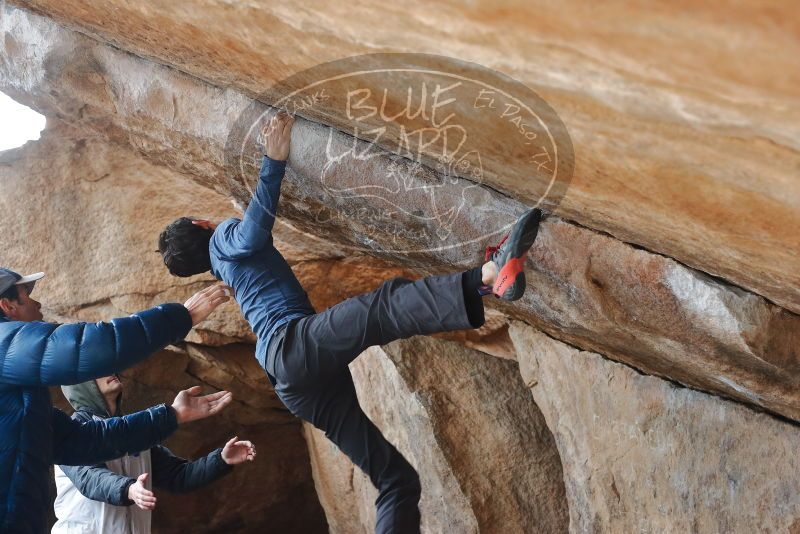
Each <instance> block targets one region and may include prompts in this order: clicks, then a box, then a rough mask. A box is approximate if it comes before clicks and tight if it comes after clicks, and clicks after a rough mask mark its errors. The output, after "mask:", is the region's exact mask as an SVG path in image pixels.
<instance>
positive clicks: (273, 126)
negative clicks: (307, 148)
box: [262, 111, 294, 161]
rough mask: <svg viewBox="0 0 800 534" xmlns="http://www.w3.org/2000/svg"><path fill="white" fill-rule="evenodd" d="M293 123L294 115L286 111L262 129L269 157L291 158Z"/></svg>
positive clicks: (275, 158) (276, 158)
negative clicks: (290, 147) (290, 146)
mask: <svg viewBox="0 0 800 534" xmlns="http://www.w3.org/2000/svg"><path fill="white" fill-rule="evenodd" d="M293 124H294V117H292V116H290V115H289V114H288V113H286V112H284V111H281V112H280V113H278V114H277V115H275V116H274V117H272V119H270V121H269V123H268V124H267V125H266V126H265V127H264V130H263V131H262V134H263V136H264V146H265V148H266V154H267V157H269V158H270V159H274V160H276V161H286V160H287V159H288V158H289V141H291V139H292V125H293Z"/></svg>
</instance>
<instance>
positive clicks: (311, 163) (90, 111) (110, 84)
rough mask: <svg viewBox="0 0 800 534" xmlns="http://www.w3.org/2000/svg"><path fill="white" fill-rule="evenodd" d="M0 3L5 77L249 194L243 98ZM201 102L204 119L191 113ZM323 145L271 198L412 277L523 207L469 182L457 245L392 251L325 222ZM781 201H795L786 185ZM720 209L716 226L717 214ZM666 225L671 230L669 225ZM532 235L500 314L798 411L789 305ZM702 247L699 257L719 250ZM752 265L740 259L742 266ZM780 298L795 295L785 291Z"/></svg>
mask: <svg viewBox="0 0 800 534" xmlns="http://www.w3.org/2000/svg"><path fill="white" fill-rule="evenodd" d="M4 13H5V16H4V19H3V28H4V29H3V31H4V32H5V35H6V36H7V37H6V38H5V40H4V41H3V42H2V44H1V45H0V46H3V47H4V51H5V53H6V54H7V57H8V58H9V60H7V61H5V62H3V63H2V64H0V86H2V87H4V88H6V90H10V91H12V93H13V94H16V95H20V97H21V98H23V99H25V100H26V101H28V102H31V103H33V104H34V105H35V106H37V107H39V108H41V109H43V110H45V111H47V112H49V113H52V114H55V115H57V116H60V117H62V118H64V119H65V120H68V121H70V122H72V123H75V124H79V125H81V126H82V127H88V128H92V129H94V130H95V131H99V132H102V133H103V134H104V135H106V136H108V137H109V138H111V139H112V140H114V141H116V142H122V143H130V144H131V145H132V146H134V147H135V148H136V149H138V150H139V151H141V152H142V153H143V154H144V155H146V156H147V157H148V158H150V159H151V161H154V162H156V163H160V164H163V165H167V166H171V167H173V168H175V169H178V170H180V171H182V172H186V173H190V174H191V175H192V177H193V178H194V179H195V180H196V181H197V182H198V183H201V184H204V185H209V186H212V187H215V188H217V189H218V190H219V191H221V192H224V193H226V194H233V195H234V196H235V197H236V198H238V199H239V200H240V201H246V197H247V195H249V191H248V188H247V187H248V186H247V185H246V184H241V183H238V182H235V181H233V182H232V181H231V179H230V175H229V174H228V173H227V171H226V168H225V162H224V146H225V141H226V138H227V135H228V133H229V131H230V130H231V128H232V127H233V124H234V122H235V118H236V117H237V116H238V115H239V114H240V113H241V112H242V111H243V110H245V109H247V107H248V106H249V105H250V104H251V103H252V102H251V101H250V100H249V99H248V98H247V97H246V96H245V95H243V94H241V93H237V92H235V91H233V90H231V89H220V88H217V87H214V86H211V85H208V84H206V83H204V82H202V81H200V80H198V79H196V78H192V77H189V76H187V75H184V74H182V73H179V72H176V71H174V70H172V69H169V68H166V67H162V66H159V65H156V64H154V63H152V62H149V61H146V60H143V59H141V58H138V57H135V56H131V55H129V54H126V53H123V52H121V51H119V50H117V49H114V48H111V47H109V46H106V45H103V44H100V43H98V42H97V41H94V40H92V39H90V38H88V37H85V36H83V35H80V34H77V33H73V32H70V31H68V30H64V29H62V28H60V27H59V26H57V25H56V24H54V23H53V22H51V21H49V20H46V19H42V18H39V17H36V16H33V15H30V14H29V13H27V12H26V11H23V10H18V9H14V8H10V7H7V8H6V10H5V12H4ZM11 59H13V61H12V60H11ZM197 109H203V110H204V113H203V114H197V113H195V110H197ZM329 142H330V143H331V144H332V145H331V146H334V147H335V148H336V147H338V148H336V150H344V147H347V146H350V145H351V144H352V142H353V140H352V139H351V138H349V137H348V136H347V135H346V134H344V133H341V132H338V131H333V130H330V129H328V128H326V127H323V126H320V125H318V124H315V123H311V122H308V121H302V120H300V121H298V124H297V125H296V136H295V138H294V140H293V148H292V156H291V159H292V161H293V164H292V169H291V172H290V175H289V176H288V178H287V180H286V182H285V184H284V194H283V203H282V208H281V209H282V210H283V211H282V214H283V216H284V217H286V218H287V219H288V220H290V221H292V223H293V224H294V225H295V226H296V227H297V228H298V229H299V230H301V231H303V232H305V233H306V234H314V235H316V236H317V237H319V238H321V240H320V241H321V242H323V243H328V242H331V241H334V242H339V243H341V244H342V245H343V246H347V247H348V248H346V250H347V251H352V248H349V246H352V245H357V246H363V247H366V248H367V249H368V250H369V251H370V252H372V253H377V254H380V255H381V256H382V257H383V258H384V259H386V260H389V261H395V262H401V263H402V264H403V265H404V266H405V267H407V268H411V269H416V270H417V271H418V272H431V271H441V270H444V269H452V268H454V267H460V268H464V267H468V266H472V265H474V263H475V262H476V261H477V260H478V250H477V249H478V248H479V247H480V246H481V245H482V244H484V242H485V241H486V240H478V241H476V240H475V236H481V235H484V234H485V233H486V229H487V228H492V229H496V230H497V231H498V232H499V231H500V230H502V229H503V227H504V226H506V225H507V224H508V223H510V222H511V221H512V220H513V217H514V215H515V214H517V213H519V212H520V211H521V210H522V209H524V206H523V204H522V203H520V202H519V201H518V200H514V199H511V198H509V197H506V196H503V195H501V194H499V193H497V192H496V191H494V190H491V189H488V188H472V189H469V188H467V189H469V194H470V195H472V196H471V197H470V201H471V202H472V203H473V204H474V205H479V206H481V209H480V211H478V212H474V211H470V210H461V211H459V214H458V216H457V217H456V220H455V222H454V223H453V226H452V235H451V236H450V237H449V238H448V240H447V243H448V245H452V247H450V248H445V249H439V250H432V251H428V252H420V253H416V254H399V253H391V252H390V251H391V250H396V249H397V247H398V245H399V246H400V247H401V248H402V247H407V248H409V247H410V248H412V249H414V247H418V246H419V245H420V244H421V243H420V242H419V238H418V237H417V238H416V240H415V235H416V234H414V233H413V232H410V233H405V234H402V235H400V236H398V235H397V234H396V232H395V231H394V230H396V228H395V227H392V226H381V225H375V224H373V222H374V221H373V220H372V219H371V218H370V217H360V216H353V217H338V218H332V219H330V220H326V221H325V223H324V224H321V223H320V221H319V216H320V213H321V212H320V210H323V211H324V209H325V208H326V207H327V206H331V205H337V204H342V203H343V201H342V199H340V198H336V197H332V196H331V194H330V190H329V189H328V188H326V187H323V185H322V184H321V182H320V181H319V179H318V177H319V176H320V174H321V173H323V174H324V170H325V169H328V170H330V167H328V166H326V165H327V163H328V162H327V160H326V156H325V148H324V147H326V145H327V144H328V143H329ZM396 163H397V161H396V160H394V159H392V158H389V157H378V158H373V159H370V160H366V161H359V160H353V161H352V162H350V163H348V165H346V166H338V167H335V172H332V173H330V174H329V175H328V176H327V178H328V179H329V180H330V181H331V182H330V183H333V184H339V185H340V186H342V187H345V186H355V185H358V184H363V180H364V177H370V179H371V180H374V181H375V182H376V183H381V180H389V178H388V175H387V173H386V172H387V169H389V168H390V167H391V166H392V165H395V164H396ZM250 172H251V173H254V171H253V170H251V171H250ZM642 174H643V175H644V174H646V173H642ZM410 179H412V182H413V183H411V184H410V185H411V186H413V187H417V186H419V187H420V188H424V186H425V183H426V182H425V178H424V177H421V176H411V177H410ZM413 180H416V182H414V181H413ZM463 182H464V180H460V181H459V180H455V181H454V182H452V184H451V185H453V187H449V188H442V190H441V192H440V195H441V196H440V198H439V200H440V201H441V202H442V203H443V204H444V205H445V206H446V205H448V203H451V204H455V203H457V202H460V201H461V200H462V197H461V195H462V193H463V191H465V189H463V188H460V185H459V184H461V185H463ZM386 185H387V186H388V184H386ZM413 187H412V189H413ZM725 191H727V190H725ZM693 198H694V197H693ZM703 198H705V197H703ZM782 198H784V199H787V201H791V199H792V195H791V194H786V195H783V197H782ZM683 200H684V201H687V199H686V198H685V197H684V198H683ZM418 201H419V199H418V198H416V197H414V195H408V196H403V195H400V196H399V197H398V198H397V202H398V203H401V204H402V203H404V202H405V203H407V205H406V206H405V209H406V212H407V213H411V212H413V211H414V210H415V209H417V208H419V205H418V204H417V203H418ZM371 204H372V202H371V200H370V199H368V198H361V199H351V200H350V201H349V202H344V205H345V207H347V208H348V209H355V210H361V209H365V210H369V209H372V208H371ZM733 205H738V204H735V203H734V204H733ZM733 209H734V208H731V210H733ZM622 211H626V210H622ZM627 211H630V210H627ZM650 211H653V210H650ZM355 213H357V214H358V213H361V212H359V211H356V212H355ZM731 213H734V211H731ZM754 213H755V212H754ZM758 213H762V212H758ZM723 215H724V217H722V216H721V217H722V219H724V220H727V218H728V212H727V211H726V212H724V214H723ZM396 219H397V220H396V222H397V224H398V225H399V226H400V227H401V228H414V229H418V228H417V226H419V222H418V221H416V220H415V219H414V218H413V217H403V216H402V214H400V215H398V216H397V217H396ZM722 219H721V220H722ZM775 220H778V219H775ZM675 224H676V225H680V224H682V222H680V221H679V222H676V223H675ZM432 225H433V224H432ZM782 227H783V228H789V227H791V225H788V224H784V225H783V226H782ZM428 230H430V228H428ZM664 235H665V236H666V235H669V236H671V237H670V239H677V234H674V233H670V232H667V233H665V234H664ZM764 235H768V234H764ZM781 235H783V234H781ZM541 236H542V238H541V241H540V242H539V244H537V247H536V248H535V250H534V251H533V253H532V257H531V261H529V263H528V266H529V276H530V278H531V280H532V283H531V286H532V288H533V291H530V292H529V294H528V296H527V297H526V299H525V300H524V301H523V302H522V303H521V305H519V306H516V307H514V308H508V307H506V308H501V311H502V312H503V313H506V314H510V315H513V316H514V317H515V318H518V319H522V320H525V321H528V322H531V323H534V324H536V325H537V326H539V327H540V328H542V329H544V330H546V331H547V332H548V333H550V334H551V335H553V336H555V337H558V338H561V339H564V340H567V341H569V342H570V343H573V344H575V345H577V346H581V347H583V348H585V349H590V350H593V351H597V352H599V353H601V354H603V355H606V356H608V357H611V358H614V359H619V360H622V361H625V362H627V363H630V364H631V365H634V366H635V367H637V368H639V369H642V370H643V371H645V372H649V373H656V374H660V375H663V376H666V377H669V378H672V379H675V380H679V381H681V382H684V383H686V384H690V385H692V386H694V387H698V388H701V389H705V390H709V391H712V392H715V393H721V394H723V395H726V396H730V397H732V398H736V399H738V400H742V401H745V402H750V403H753V404H756V405H759V406H762V407H764V408H767V409H769V410H772V411H774V412H777V413H780V414H782V415H785V416H787V417H790V418H794V419H799V418H800V394H798V393H797V392H798V391H800V389H799V388H798V387H797V386H798V380H799V379H800V375H798V369H797V364H796V362H797V346H798V344H797V336H798V331H799V329H800V318H798V316H797V315H795V314H793V313H791V312H789V311H786V310H785V309H783V308H780V307H778V306H776V305H774V304H771V303H770V302H769V301H767V300H765V299H763V298H762V297H759V296H757V295H756V294H754V293H749V292H746V291H743V290H741V289H739V288H737V287H735V286H732V285H730V284H727V283H725V282H721V281H718V280H716V279H713V278H710V277H708V276H706V275H704V274H702V273H700V272H698V271H695V270H692V269H689V268H687V267H686V266H684V265H683V264H681V263H679V262H677V261H675V260H672V259H669V258H666V257H664V256H661V255H658V254H652V253H649V252H647V251H644V250H640V249H638V248H636V247H633V246H629V245H626V244H624V243H622V242H620V241H618V240H616V239H613V238H611V237H609V236H607V235H605V234H601V233H597V232H594V231H592V230H589V229H587V228H585V227H582V226H578V225H576V224H573V223H569V222H567V221H564V220H561V219H557V218H555V217H554V218H551V220H550V221H549V222H548V223H546V224H545V225H544V226H543V229H542V233H541ZM701 237H705V234H701V233H697V234H695V235H694V237H693V238H692V239H688V240H686V241H685V243H695V242H697V239H700V238H701ZM695 238H697V239H695ZM776 239H777V238H776ZM734 241H736V240H734ZM702 243H704V245H703V249H704V250H705V251H706V252H708V253H709V254H711V253H713V252H715V251H717V250H720V249H724V248H725V247H724V246H713V247H710V246H707V242H706V241H702ZM727 243H728V242H727V241H726V242H725V245H727ZM362 250H363V249H362ZM775 250H776V251H777V250H780V251H782V252H780V253H784V252H786V253H788V254H792V253H793V252H792V251H793V250H795V249H793V248H791V247H788V248H787V247H783V246H777V245H776V246H775ZM587 251H589V252H590V254H587ZM787 251H788V252H787ZM753 252H754V255H753V257H756V256H758V254H756V253H755V250H754V251H753ZM776 253H777V252H776ZM747 265H748V263H747V262H744V261H743V262H742V263H741V270H742V272H744V271H745V270H746V268H747ZM772 265H773V266H774V265H781V270H782V272H784V273H792V272H800V271H798V270H797V269H793V268H791V265H789V266H788V267H787V264H786V263H785V262H783V261H778V260H777V259H776V260H775V262H774V263H773V264H772ZM762 271H763V273H768V272H769V269H768V268H766V267H764V269H763V270H762ZM759 274H761V272H760V273H759ZM787 276H789V275H788V274H787ZM732 278H733V279H734V280H735V279H736V278H735V277H732ZM774 297H775V298H776V299H777V298H778V297H777V296H774ZM783 300H784V301H785V302H786V303H787V305H791V302H790V301H791V299H788V300H787V299H783ZM795 309H796V308H795Z"/></svg>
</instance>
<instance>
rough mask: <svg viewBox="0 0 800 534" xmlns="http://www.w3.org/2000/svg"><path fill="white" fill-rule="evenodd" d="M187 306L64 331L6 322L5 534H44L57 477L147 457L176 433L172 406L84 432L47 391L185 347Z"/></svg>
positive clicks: (2, 416)
mask: <svg viewBox="0 0 800 534" xmlns="http://www.w3.org/2000/svg"><path fill="white" fill-rule="evenodd" d="M191 327H192V321H191V317H190V316H189V312H188V311H187V310H186V308H184V307H183V306H181V305H180V304H163V305H161V306H156V307H155V308H151V309H149V310H145V311H143V312H139V313H137V314H134V315H132V316H130V317H124V318H119V319H113V320H112V321H110V322H108V323H75V324H65V325H57V324H52V323H45V322H39V321H35V322H19V321H8V320H6V319H5V318H4V317H0V532H31V533H36V534H38V533H40V532H44V531H45V530H46V528H47V526H46V525H45V524H44V519H45V517H46V510H47V507H48V506H49V504H50V495H49V469H50V465H51V464H52V463H53V462H55V463H59V464H69V465H81V464H94V463H98V462H103V461H107V460H111V459H112V458H116V457H118V456H120V453H123V454H124V453H126V452H128V451H130V452H138V451H141V450H144V449H147V448H149V447H151V446H153V445H155V444H156V443H158V442H159V441H161V440H162V439H163V438H165V437H166V436H167V435H168V434H169V433H171V432H172V431H173V430H174V429H175V425H176V422H175V416H174V413H173V412H172V410H171V409H168V408H166V407H164V406H160V407H157V408H151V409H149V410H146V411H144V412H139V413H136V414H132V415H129V416H126V417H124V418H114V419H109V420H107V421H94V422H90V423H83V424H80V423H78V422H76V421H72V420H71V419H70V418H69V417H68V416H67V415H66V414H64V413H63V412H61V411H59V410H56V409H55V408H53V406H52V403H51V400H50V392H49V390H48V389H47V386H55V385H70V384H77V383H80V382H85V381H87V380H92V379H94V378H99V377H101V376H108V375H111V374H114V373H117V372H119V371H122V370H123V369H125V368H127V367H130V366H132V365H134V364H136V363H138V362H139V361H141V360H143V359H145V358H147V357H148V356H150V355H151V354H152V353H153V352H155V351H157V350H160V349H162V348H164V347H166V346H167V345H169V344H171V343H175V342H177V341H179V340H181V339H183V338H184V337H185V336H186V334H188V333H189V330H190V329H191Z"/></svg>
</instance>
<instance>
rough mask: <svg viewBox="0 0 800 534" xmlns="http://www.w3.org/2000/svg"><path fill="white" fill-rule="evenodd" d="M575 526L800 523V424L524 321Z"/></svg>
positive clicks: (789, 526) (516, 333)
mask: <svg viewBox="0 0 800 534" xmlns="http://www.w3.org/2000/svg"><path fill="white" fill-rule="evenodd" d="M511 337H512V339H513V341H514V345H515V346H516V347H517V351H518V354H519V365H520V371H521V372H522V376H523V378H524V380H525V382H526V384H528V386H529V387H531V391H532V392H533V397H534V399H536V403H537V405H538V406H539V407H540V408H541V410H542V413H543V414H544V417H545V419H546V421H547V426H548V427H549V428H550V430H551V431H552V432H553V435H554V436H555V440H556V444H557V447H558V452H559V454H560V456H561V461H562V464H563V467H564V482H565V485H566V489H567V499H568V501H569V512H570V531H571V532H796V529H797V526H798V525H800V462H798V453H800V429H798V427H797V425H796V424H793V423H789V422H786V421H784V420H780V419H776V418H774V417H772V416H769V415H767V414H763V413H756V412H753V411H752V410H749V409H747V408H745V407H743V406H741V405H737V404H736V403H733V402H729V401H725V400H721V399H718V398H714V397H710V396H709V395H707V394H704V393H701V392H698V391H693V390H690V389H685V388H681V387H676V386H675V385H673V384H670V383H668V382H665V381H663V380H659V379H657V378H654V377H649V376H643V375H640V374H639V373H637V372H636V371H634V370H632V369H631V368H629V367H626V366H624V365H621V364H618V363H613V362H610V361H608V360H605V359H603V358H602V357H601V356H599V355H598V354H594V353H591V352H585V351H580V350H577V349H575V348H573V347H570V346H568V345H566V344H564V343H561V342H559V341H556V340H554V339H552V338H551V337H549V336H547V335H545V334H543V333H541V332H538V331H536V330H534V329H532V328H531V327H529V326H527V325H523V324H521V323H514V324H513V325H512V326H511Z"/></svg>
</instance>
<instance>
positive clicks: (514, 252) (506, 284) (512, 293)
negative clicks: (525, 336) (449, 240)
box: [484, 208, 542, 300]
mask: <svg viewBox="0 0 800 534" xmlns="http://www.w3.org/2000/svg"><path fill="white" fill-rule="evenodd" d="M541 218H542V210H540V209H539V208H534V209H532V210H529V211H527V212H525V213H524V214H523V215H522V217H520V218H519V220H517V222H516V223H515V224H514V227H513V228H512V229H511V232H510V233H509V234H508V235H507V236H505V237H504V238H503V240H502V241H500V244H499V245H498V246H496V247H486V260H487V261H491V262H493V263H494V264H495V266H496V269H497V275H496V276H495V277H494V281H493V284H492V293H494V294H495V295H496V296H498V297H500V298H501V299H504V300H517V299H519V298H520V297H522V295H523V293H525V255H526V254H527V253H528V250H530V248H531V247H532V246H533V242H534V241H535V240H536V234H537V233H538V232H539V221H540V220H541ZM484 272H485V271H484Z"/></svg>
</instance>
